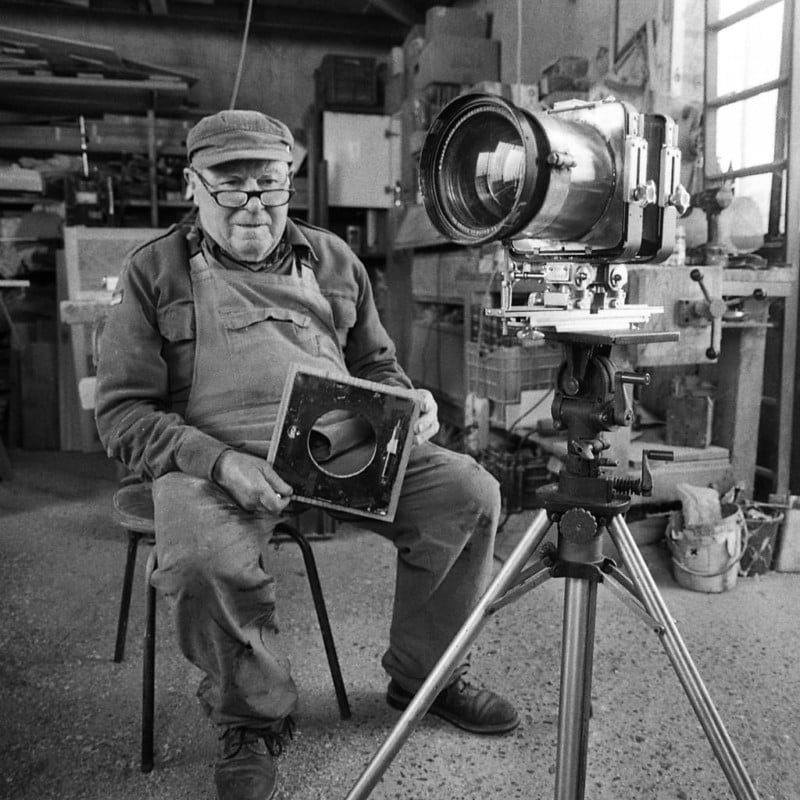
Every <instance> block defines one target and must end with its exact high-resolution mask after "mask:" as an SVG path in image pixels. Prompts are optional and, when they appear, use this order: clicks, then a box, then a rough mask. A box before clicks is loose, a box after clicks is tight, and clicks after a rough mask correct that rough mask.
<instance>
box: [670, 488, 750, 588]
mask: <svg viewBox="0 0 800 800" xmlns="http://www.w3.org/2000/svg"><path fill="white" fill-rule="evenodd" d="M744 527H745V521H744V515H743V513H742V510H741V509H740V508H739V506H737V505H735V504H733V503H723V504H722V520H721V521H720V522H717V523H716V524H715V525H697V526H693V527H691V528H684V525H683V514H682V513H681V512H680V511H674V512H673V513H672V514H671V515H670V518H669V522H668V523H667V543H668V544H669V549H670V552H671V554H672V572H673V575H674V576H675V580H676V581H677V582H678V583H679V584H680V585H681V586H684V587H685V588H687V589H692V590H693V591H695V592H709V593H711V592H725V591H728V590H729V589H732V588H733V587H734V586H735V585H736V576H737V574H738V572H739V561H740V559H741V557H742V546H743V540H744Z"/></svg>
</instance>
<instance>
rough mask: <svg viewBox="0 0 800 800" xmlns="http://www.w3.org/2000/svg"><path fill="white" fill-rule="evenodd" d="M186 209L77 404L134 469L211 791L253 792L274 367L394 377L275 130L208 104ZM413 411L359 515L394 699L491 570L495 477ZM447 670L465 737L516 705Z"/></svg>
mask: <svg viewBox="0 0 800 800" xmlns="http://www.w3.org/2000/svg"><path fill="white" fill-rule="evenodd" d="M186 145H187V155H188V166H187V167H186V169H185V173H184V174H185V178H186V181H187V183H188V185H189V188H190V190H191V193H192V197H193V198H194V203H195V206H196V211H197V214H196V221H195V223H194V224H187V225H185V226H177V227H175V228H173V229H171V230H170V231H169V232H167V233H166V234H165V235H163V236H161V237H160V238H158V239H155V240H154V241H152V242H150V243H148V244H146V245H144V246H143V247H141V248H139V249H138V250H137V251H135V252H134V253H133V254H132V255H131V256H130V257H129V258H128V260H127V262H126V265H125V268H124V270H123V272H122V275H121V280H120V284H119V286H120V288H119V290H118V292H117V293H116V295H115V297H114V301H113V308H112V310H111V314H110V316H109V318H108V321H107V324H106V327H105V331H104V334H103V339H102V347H101V357H100V363H99V366H98V382H97V398H96V417H97V427H98V431H99V433H100V438H101V440H102V442H103V444H104V446H105V447H106V450H107V452H108V454H109V456H111V457H114V458H117V459H119V460H120V461H122V463H123V464H125V465H126V466H127V467H128V468H129V469H131V470H132V471H133V472H135V473H138V474H140V475H143V476H145V477H147V478H149V479H151V480H152V481H153V499H154V504H155V526H156V543H157V548H158V569H157V570H156V572H155V573H154V575H153V582H154V584H155V585H156V587H157V588H158V589H159V590H160V591H161V592H162V593H163V594H164V595H166V596H167V597H168V598H170V600H171V601H172V607H173V609H174V618H175V625H176V628H177V633H178V640H179V644H180V647H181V649H182V651H183V653H184V654H185V655H186V657H187V658H188V659H189V660H190V661H191V662H192V663H193V664H195V665H196V666H198V667H199V668H200V669H201V670H202V671H203V672H204V678H203V680H202V681H201V685H200V688H199V690H198V696H199V698H200V700H201V703H202V705H203V706H204V708H205V711H206V712H207V714H208V716H209V717H210V719H211V720H212V721H213V722H214V723H215V724H217V725H218V726H219V728H220V731H221V737H220V752H219V756H218V759H217V763H216V765H215V781H216V787H217V794H218V797H219V798H220V799H221V800H233V798H236V800H250V798H253V800H256V799H257V800H264V798H269V797H271V796H272V794H273V792H274V789H275V785H276V771H275V765H274V763H273V755H276V754H277V753H278V752H279V750H280V748H281V747H282V745H283V740H282V738H281V737H282V735H283V734H284V733H286V732H287V730H288V731H289V732H291V728H290V727H289V726H290V724H291V720H290V715H291V713H292V712H293V711H294V710H295V708H296V706H297V691H296V689H295V685H294V683H293V682H292V678H291V675H290V673H289V667H288V662H287V660H286V659H285V658H284V656H283V655H282V654H281V652H280V648H279V644H278V642H277V641H276V637H275V625H274V616H275V586H274V580H273V578H272V577H271V576H270V574H269V564H268V563H266V561H265V557H266V556H265V553H264V552H263V551H264V549H265V548H264V544H265V543H266V542H267V541H268V540H269V538H270V535H271V533H272V530H273V528H274V526H275V524H276V523H277V521H278V519H279V517H280V514H281V512H282V511H283V510H284V509H285V508H286V506H287V504H288V503H289V502H290V501H291V499H292V488H291V487H290V486H289V485H288V484H287V483H286V482H285V481H284V480H282V479H281V477H280V476H279V475H277V474H276V473H275V472H274V471H273V470H272V469H271V468H270V467H269V466H268V464H267V462H266V461H265V456H266V454H267V452H268V449H269V441H270V437H271V435H272V432H273V428H274V423H275V417H276V413H277V405H278V401H279V400H280V397H281V393H282V390H283V384H284V378H285V375H286V372H287V370H288V368H289V366H290V364H292V363H294V362H296V363H300V364H304V365H314V366H318V367H324V368H325V369H327V370H329V371H331V372H334V373H335V372H341V373H342V374H347V373H349V374H352V375H354V376H356V377H358V378H364V379H367V380H371V381H378V382H382V383H385V384H390V385H394V386H403V387H408V388H413V387H412V386H411V383H410V381H409V379H408V378H407V377H406V375H405V373H404V372H403V370H402V369H401V368H400V367H399V365H398V363H397V361H396V358H395V350H394V346H393V344H392V342H391V340H390V339H389V337H388V336H387V334H386V331H385V330H384V328H383V326H382V325H381V323H380V320H379V318H378V314H377V311H376V308H375V304H374V302H373V298H372V292H371V288H370V283H369V279H368V277H367V273H366V270H365V268H364V266H363V264H362V263H361V262H360V261H359V260H358V259H357V258H356V256H355V255H354V254H353V253H352V252H351V251H350V250H349V249H348V247H347V246H346V245H345V243H344V242H343V241H342V240H341V239H339V238H338V237H336V236H334V235H333V234H332V233H329V232H327V231H323V230H320V229H319V228H315V227H312V226H310V225H307V224H304V223H301V222H295V221H293V220H290V219H289V218H288V212H287V207H288V203H289V199H290V197H291V194H292V171H291V167H292V146H293V139H292V135H291V132H290V130H289V129H288V128H287V126H286V125H284V124H283V123H282V122H280V121H278V120H275V119H273V118H270V117H268V116H265V115H264V114H261V113H259V112H254V111H222V112H220V113H218V114H214V115H212V116H209V117H205V118H204V119H202V120H200V122H198V123H197V125H196V126H195V127H194V128H193V129H192V130H191V131H190V132H189V135H188V137H187V142H186ZM418 393H419V399H420V405H421V413H420V418H419V421H418V424H417V427H416V429H415V440H414V441H415V444H414V446H413V447H412V451H411V455H410V458H409V461H408V466H407V470H406V475H405V479H404V482H403V487H402V492H401V496H400V500H399V502H398V508H397V512H396V515H395V519H394V521H393V522H392V523H387V522H385V521H373V520H366V519H365V520H362V521H361V523H360V524H362V525H363V526H364V527H366V528H370V529H372V530H374V531H376V532H377V533H379V534H381V535H382V536H384V537H386V538H387V539H389V540H391V541H392V542H393V543H394V544H395V546H396V547H397V553H398V560H397V576H396V587H395V603H394V611H393V618H392V624H391V631H390V642H389V647H388V649H387V651H386V654H385V655H384V657H383V666H384V668H385V669H386V671H387V673H388V675H389V677H390V682H389V687H388V690H387V700H388V702H389V704H390V705H392V706H393V707H395V708H398V709H401V708H405V707H406V706H407V705H408V703H409V702H410V699H411V698H412V697H413V693H414V692H415V691H416V690H417V689H418V688H419V686H420V685H421V683H422V682H423V680H424V679H425V677H426V676H427V674H428V673H429V671H430V670H431V668H432V667H433V666H434V665H435V664H436V662H437V661H438V659H439V657H440V656H441V654H442V652H443V651H444V649H445V648H446V646H447V645H448V644H449V642H450V640H451V639H452V637H453V636H454V634H455V633H456V632H457V631H458V629H459V628H460V627H461V625H462V623H463V621H464V620H465V618H466V617H467V615H468V613H469V611H470V610H471V609H472V607H473V606H474V604H475V602H476V600H477V599H478V598H479V597H480V596H481V594H482V593H483V591H484V590H485V588H486V585H487V583H488V580H489V578H490V574H491V568H492V557H493V548H494V536H495V531H496V527H497V521H498V517H499V508H500V497H499V489H498V486H497V482H496V481H495V480H494V479H493V478H492V477H491V476H490V475H489V474H488V473H486V472H485V471H484V470H483V469H482V468H481V467H479V466H478V465H477V464H476V463H475V462H474V461H473V460H472V459H471V458H470V457H468V456H466V455H462V454H459V453H454V452H451V451H449V450H445V449H443V448H440V447H437V446H436V445H434V444H432V443H431V442H430V441H428V440H429V439H430V438H431V436H433V435H434V434H435V433H436V431H437V430H438V421H437V415H436V411H437V410H436V403H435V402H434V399H433V397H432V396H431V394H430V393H429V392H427V391H424V390H419V392H418ZM464 669H465V668H460V669H458V670H457V671H456V674H454V675H453V680H452V683H450V684H449V685H448V687H447V688H446V689H445V690H444V691H443V692H442V693H441V694H440V696H439V697H438V698H437V699H436V701H435V703H434V705H433V707H432V709H431V711H432V713H435V714H438V715H439V716H441V717H444V718H445V719H447V720H449V721H450V722H452V723H453V724H455V725H458V726H460V727H462V728H466V729H467V730H470V731H474V732H476V733H503V732H506V731H509V730H511V729H513V728H514V727H516V725H517V724H518V722H519V717H518V715H517V713H516V711H515V710H514V708H513V707H512V706H511V705H510V704H509V703H508V702H507V701H506V700H504V699H502V698H501V697H499V696H497V695H496V694H494V693H493V692H490V691H488V690H486V689H477V688H474V687H473V686H471V685H470V684H469V683H468V682H467V681H466V678H465V676H464Z"/></svg>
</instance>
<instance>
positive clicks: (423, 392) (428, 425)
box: [414, 389, 439, 444]
mask: <svg viewBox="0 0 800 800" xmlns="http://www.w3.org/2000/svg"><path fill="white" fill-rule="evenodd" d="M417 396H418V397H419V418H418V419H417V424H416V425H415V427H414V444H422V442H427V441H428V439H430V438H431V437H432V436H435V435H436V434H437V433H438V431H439V416H438V411H439V408H438V406H437V405H436V401H435V400H434V399H433V395H432V394H431V393H430V392H429V391H428V390H427V389H417Z"/></svg>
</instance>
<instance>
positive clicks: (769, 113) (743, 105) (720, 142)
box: [706, 89, 778, 174]
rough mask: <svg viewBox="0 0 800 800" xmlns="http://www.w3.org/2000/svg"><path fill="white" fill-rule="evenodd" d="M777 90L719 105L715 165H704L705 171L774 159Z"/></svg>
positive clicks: (745, 165)
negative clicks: (737, 101)
mask: <svg viewBox="0 0 800 800" xmlns="http://www.w3.org/2000/svg"><path fill="white" fill-rule="evenodd" d="M777 108H778V90H777V89H773V90H772V91H771V92H764V93H763V94H759V95H756V96H755V97H751V98H750V99H749V100H742V101H741V102H739V103H731V104H730V105H727V106H722V107H721V108H719V109H718V110H717V113H716V117H717V120H716V127H717V141H716V149H715V152H716V156H717V163H716V164H707V165H706V172H707V173H709V174H712V173H714V172H725V171H727V170H728V169H731V168H732V169H741V168H743V167H752V166H755V165H757V164H768V163H770V162H771V161H773V160H774V158H775V117H776V112H777Z"/></svg>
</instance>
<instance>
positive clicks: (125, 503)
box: [114, 483, 155, 536]
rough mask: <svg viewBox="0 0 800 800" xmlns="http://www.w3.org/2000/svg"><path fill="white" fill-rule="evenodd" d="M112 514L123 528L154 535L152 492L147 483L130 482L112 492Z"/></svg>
mask: <svg viewBox="0 0 800 800" xmlns="http://www.w3.org/2000/svg"><path fill="white" fill-rule="evenodd" d="M114 515H115V517H116V519H117V522H119V524H120V525H122V527H123V528H125V529H126V530H129V531H136V532H137V533H143V534H146V535H148V536H154V535H155V523H154V517H155V511H154V509H153V492H152V487H151V485H150V484H149V483H131V484H128V485H127V486H122V487H120V488H119V489H117V491H116V492H115V494H114Z"/></svg>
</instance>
